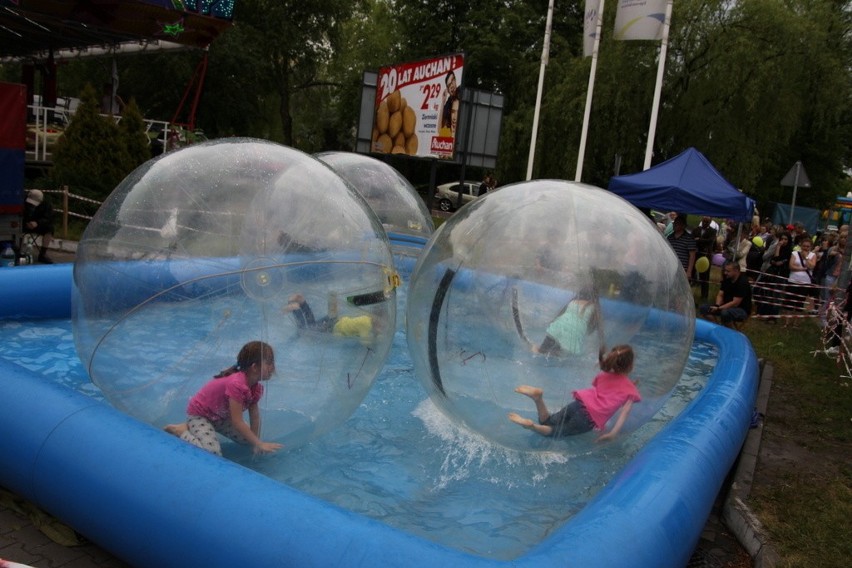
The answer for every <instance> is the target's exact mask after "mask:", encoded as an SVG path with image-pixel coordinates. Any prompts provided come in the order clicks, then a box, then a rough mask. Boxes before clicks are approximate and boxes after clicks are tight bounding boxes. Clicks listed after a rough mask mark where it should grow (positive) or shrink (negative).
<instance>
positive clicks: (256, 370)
mask: <svg viewBox="0 0 852 568" xmlns="http://www.w3.org/2000/svg"><path fill="white" fill-rule="evenodd" d="M274 372H275V355H274V354H273V352H272V347H270V346H269V345H267V344H266V343H264V342H262V341H250V342H248V343H246V344H245V345H244V346H243V348H242V349H241V350H240V353H239V354H238V355H237V364H236V365H235V366H233V367H229V368H227V369H225V370H223V371H221V372H220V373H219V374H218V375H216V376H215V377H213V379H212V380H211V381H209V382H208V383H207V384H206V385H204V386H203V387H201V389H200V390H199V391H198V392H197V393H196V394H195V395H194V396H193V397H192V398H191V399H190V400H189V404H188V405H187V408H186V413H187V414H188V418H187V421H186V422H184V423H182V424H169V425H168V426H166V427H165V430H166V432H169V433H170V434H174V435H175V436H178V437H180V438H181V439H182V440H184V441H186V442H189V443H190V444H193V445H194V446H198V447H199V448H202V449H205V450H207V451H209V452H211V453H214V454H216V455H218V456H221V455H222V448H221V445H220V444H219V439H218V437H217V436H216V434H217V433H219V434H222V435H223V436H226V437H228V438H230V439H232V440H234V441H235V442H237V443H240V444H245V445H251V446H253V447H254V451H255V452H256V453H269V452H274V451H276V450H278V449H280V448H281V447H282V446H281V444H276V443H274V442H264V441H262V440H261V439H260V437H259V436H260V410H259V409H258V406H257V403H258V402H259V401H260V399H261V397H263V385H262V384H260V381H268V380H269V379H270V377H272V374H273V373H274ZM246 410H248V413H249V423H248V424H246V422H245V420H244V419H243V412H245V411H246Z"/></svg>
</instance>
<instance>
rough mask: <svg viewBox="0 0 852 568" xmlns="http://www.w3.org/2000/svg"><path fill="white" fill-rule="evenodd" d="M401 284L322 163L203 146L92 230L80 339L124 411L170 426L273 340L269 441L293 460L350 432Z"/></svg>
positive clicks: (78, 276)
mask: <svg viewBox="0 0 852 568" xmlns="http://www.w3.org/2000/svg"><path fill="white" fill-rule="evenodd" d="M394 276H395V275H394V272H393V262H392V258H391V252H390V246H389V243H388V241H387V236H386V235H385V232H384V230H383V229H382V226H381V224H380V222H379V220H378V219H377V217H376V216H375V214H374V213H373V212H372V211H371V209H370V207H369V206H368V205H367V203H366V202H365V201H364V199H363V198H362V197H361V196H360V195H358V193H357V192H355V191H354V190H353V189H352V188H350V187H349V186H348V185H347V184H346V183H345V182H344V181H343V180H342V179H341V178H340V177H339V176H338V175H336V174H335V173H334V172H333V171H331V170H330V169H329V168H327V167H326V166H325V165H324V164H322V163H321V162H319V161H318V160H316V159H315V158H313V157H311V156H308V155H306V154H304V153H302V152H299V151H297V150H293V149H291V148H287V147H285V146H281V145H278V144H273V143H270V142H265V141H260V140H251V139H225V140H219V141H214V142H209V143H204V144H199V145H194V146H190V147H187V148H184V149H182V150H179V151H176V152H170V153H168V154H165V155H163V156H161V157H159V158H157V159H155V160H151V161H149V162H147V163H145V164H143V165H142V166H140V167H139V168H137V169H136V170H135V171H134V172H132V173H131V174H130V175H129V176H128V177H127V178H126V179H125V180H124V181H122V182H121V184H120V185H119V186H118V187H117V188H116V189H115V190H114V191H113V193H112V194H111V195H110V196H109V197H108V198H107V200H106V201H105V202H104V203H103V205H102V206H101V208H100V210H99V211H98V213H97V214H96V215H95V217H94V219H93V220H92V221H91V222H90V223H89V225H88V227H87V229H86V231H85V233H84V235H83V238H82V239H81V241H80V245H79V248H78V252H77V262H76V264H75V267H74V283H73V284H74V285H73V296H72V306H73V326H74V338H75V343H76V347H77V351H78V353H79V355H80V358H81V360H82V361H83V364H84V365H85V368H86V370H87V371H88V372H89V374H90V376H91V378H92V381H93V382H94V383H95V384H96V385H97V386H98V387H99V388H100V389H101V390H102V391H103V393H104V395H105V397H106V398H107V399H108V400H109V401H110V402H111V403H112V404H113V405H114V406H116V407H117V408H119V409H121V410H123V411H125V412H127V413H128V414H131V415H133V416H135V417H137V418H139V419H140V420H143V421H145V422H148V423H151V424H153V425H156V426H163V425H164V424H167V423H174V422H182V421H183V420H184V419H185V417H186V414H185V413H186V406H187V401H188V400H189V398H190V397H191V396H192V395H193V394H195V393H196V392H197V391H198V389H199V388H200V387H201V386H202V385H204V384H205V383H206V382H207V381H209V380H210V379H211V378H212V377H213V375H214V374H216V373H217V372H218V371H220V370H222V369H225V368H227V367H229V366H231V365H233V364H235V363H236V356H237V353H238V352H239V351H240V348H241V347H242V346H243V345H244V344H245V343H247V342H249V341H253V340H261V341H265V342H267V343H269V344H270V345H271V346H272V348H273V350H274V352H275V361H276V369H277V371H276V374H275V376H274V377H273V378H272V380H270V381H269V382H266V383H264V386H265V390H266V394H265V396H264V397H263V398H262V399H261V401H260V403H259V406H260V411H261V417H262V431H261V437H262V438H263V439H264V440H267V441H277V442H281V443H284V444H285V446H287V447H290V448H292V447H294V446H298V445H299V444H302V443H304V442H306V441H308V440H310V439H313V438H315V437H317V436H320V435H322V434H323V433H325V432H327V431H328V430H330V429H331V428H333V427H335V426H337V425H339V424H341V423H342V422H343V421H345V420H346V419H347V418H348V417H349V415H350V414H351V413H352V412H353V411H354V410H355V409H356V408H357V407H358V405H359V404H360V403H361V401H362V399H363V397H364V396H365V394H366V393H367V391H368V390H369V388H370V386H371V385H372V383H373V380H374V378H375V376H376V374H377V373H378V371H379V370H380V369H381V367H382V365H383V364H384V360H385V357H386V355H387V353H388V351H389V349H390V344H391V340H392V337H393V333H394V322H395V315H396V291H395V288H394V282H395V277H394ZM294 298H299V301H304V302H307V305H308V306H309V307H310V309H311V313H312V317H313V318H314V322H312V323H311V324H309V325H305V324H306V322H305V321H304V320H305V318H301V319H300V318H298V317H296V315H295V314H294V313H293V311H292V310H290V309H289V308H288V307H292V306H293V303H292V302H293V300H294Z"/></svg>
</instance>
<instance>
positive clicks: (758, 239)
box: [751, 236, 763, 248]
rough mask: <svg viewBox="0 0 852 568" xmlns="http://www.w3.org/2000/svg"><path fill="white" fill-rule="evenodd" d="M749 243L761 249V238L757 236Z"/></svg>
mask: <svg viewBox="0 0 852 568" xmlns="http://www.w3.org/2000/svg"><path fill="white" fill-rule="evenodd" d="M751 242H753V243H754V245H755V246H756V247H758V248H763V238H761V237H759V236H757V237H754V238H753V239H752V240H751Z"/></svg>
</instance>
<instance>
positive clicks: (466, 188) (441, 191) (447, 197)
mask: <svg viewBox="0 0 852 568" xmlns="http://www.w3.org/2000/svg"><path fill="white" fill-rule="evenodd" d="M460 185H461V187H462V192H461V194H462V202H461V204H462V205H464V204H466V203H470V202H471V201H473V200H474V199H476V198H477V197H479V186H480V185H482V182H481V181H465V182H463V183H461V184H459V182H457V181H454V182H450V183H442V184H441V185H439V186H438V187H436V188H435V203H436V204H437V207H438V209H440V210H441V211H453V210H455V209H456V205H458V202H459V186H460Z"/></svg>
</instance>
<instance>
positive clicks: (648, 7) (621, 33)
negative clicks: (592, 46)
mask: <svg viewBox="0 0 852 568" xmlns="http://www.w3.org/2000/svg"><path fill="white" fill-rule="evenodd" d="M665 18H666V0H618V11H617V12H616V13H615V39H622V40H631V39H650V40H661V39H663V22H664V20H665Z"/></svg>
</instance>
